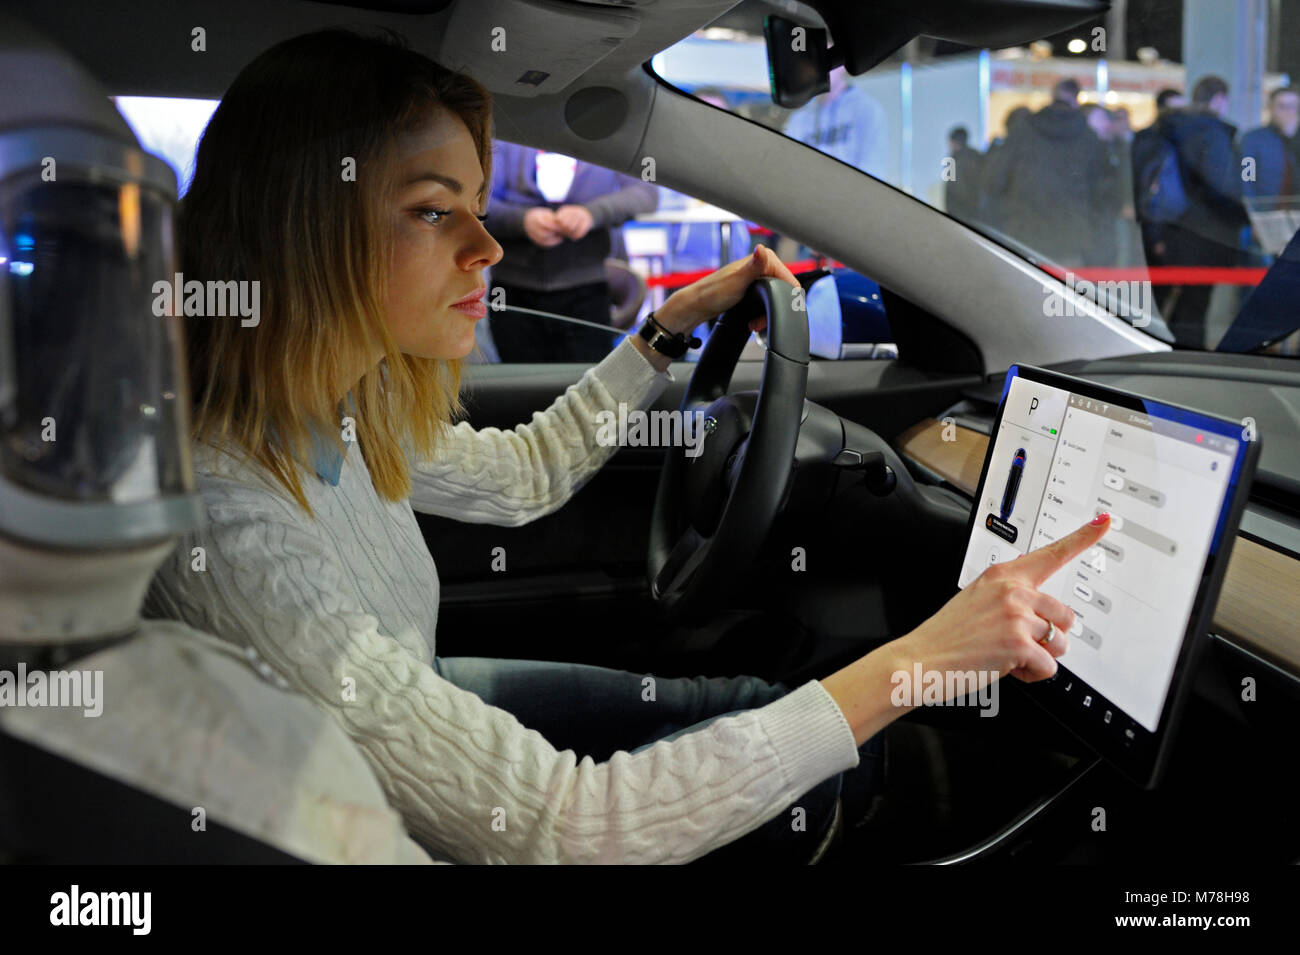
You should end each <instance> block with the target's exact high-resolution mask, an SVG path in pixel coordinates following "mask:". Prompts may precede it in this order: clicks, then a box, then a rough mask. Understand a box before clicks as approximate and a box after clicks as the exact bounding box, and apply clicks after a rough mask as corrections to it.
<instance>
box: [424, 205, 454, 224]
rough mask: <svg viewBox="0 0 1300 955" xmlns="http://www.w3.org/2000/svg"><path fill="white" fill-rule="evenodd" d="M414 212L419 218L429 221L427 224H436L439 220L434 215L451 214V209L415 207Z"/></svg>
mask: <svg viewBox="0 0 1300 955" xmlns="http://www.w3.org/2000/svg"><path fill="white" fill-rule="evenodd" d="M415 214H416V215H417V216H419V217H420V218H421V219H423V220H424V221H425V222H427V223H429V225H437V224H438V221H439V220H438V219H437V218H435V217H438V216H449V215H451V210H450V209H416V210H415Z"/></svg>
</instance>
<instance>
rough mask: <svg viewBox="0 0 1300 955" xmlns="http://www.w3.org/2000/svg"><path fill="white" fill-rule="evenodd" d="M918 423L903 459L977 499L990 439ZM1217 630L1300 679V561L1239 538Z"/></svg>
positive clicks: (901, 447) (901, 442) (903, 439)
mask: <svg viewBox="0 0 1300 955" xmlns="http://www.w3.org/2000/svg"><path fill="white" fill-rule="evenodd" d="M952 428H953V429H954V435H953V436H954V440H952V441H944V440H943V429H944V424H943V423H942V422H940V421H938V420H937V419H935V418H926V419H924V420H922V421H919V422H917V423H916V424H914V425H913V426H912V427H910V428H908V429H907V430H906V431H904V432H903V433H902V434H901V435H899V437H898V440H897V442H896V446H897V448H898V451H899V453H900V454H902V455H904V456H905V457H908V458H911V459H912V460H913V461H915V462H916V463H917V464H919V465H921V466H922V467H924V468H926V469H927V470H929V471H933V472H934V473H935V474H938V475H939V476H940V477H942V478H943V479H944V480H945V481H947V482H948V483H949V484H951V485H952V486H953V487H956V488H959V489H960V490H962V491H964V492H966V493H967V494H969V495H970V496H971V497H974V496H975V487H976V485H978V484H979V479H980V468H982V467H983V466H984V456H985V454H987V452H988V444H989V438H988V436H987V435H984V434H981V433H980V432H978V431H973V430H972V429H970V428H963V427H962V426H961V425H957V424H954V425H952ZM1211 629H1213V630H1214V632H1215V633H1218V634H1221V635H1222V636H1225V637H1229V638H1231V639H1233V640H1234V641H1236V642H1238V643H1240V644H1241V645H1243V646H1245V647H1248V648H1249V649H1251V650H1253V651H1255V652H1258V653H1260V654H1261V655H1263V656H1266V657H1268V658H1269V659H1271V660H1273V661H1274V662H1276V663H1278V664H1279V665H1281V666H1284V667H1286V668H1287V669H1289V670H1290V671H1291V672H1292V673H1294V674H1296V675H1298V676H1300V560H1295V559H1294V558H1292V557H1289V556H1288V555H1286V554H1283V553H1281V552H1279V551H1275V550H1272V549H1271V548H1268V547H1265V546H1264V545H1262V544H1257V543H1255V542H1254V541H1252V540H1248V539H1247V538H1245V537H1242V536H1241V535H1240V534H1239V535H1237V540H1236V542H1235V543H1234V544H1233V546H1232V556H1231V557H1230V558H1229V559H1228V569H1227V571H1226V573H1225V575H1224V578H1223V588H1222V590H1221V591H1220V593H1219V603H1218V605H1217V606H1216V607H1215V611H1214V620H1213V623H1212V625H1211Z"/></svg>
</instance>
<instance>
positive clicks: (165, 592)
mask: <svg viewBox="0 0 1300 955" xmlns="http://www.w3.org/2000/svg"><path fill="white" fill-rule="evenodd" d="M671 380H672V377H671V374H660V373H658V372H656V371H655V369H654V368H653V367H652V366H651V365H650V363H649V362H648V361H646V359H645V358H644V357H643V356H642V355H641V354H640V353H639V352H638V351H637V350H636V349H635V348H634V347H633V345H632V342H631V340H630V339H624V341H623V342H622V343H620V344H619V345H618V347H616V348H615V349H614V350H613V351H612V352H611V353H610V354H609V356H607V357H606V358H605V359H604V360H603V361H602V362H601V363H600V364H599V365H597V366H595V367H594V368H591V369H589V370H588V371H587V372H586V373H585V374H584V375H583V377H582V379H581V380H580V381H579V382H577V383H576V384H574V385H571V386H570V387H569V388H568V389H567V390H566V391H565V392H564V394H563V395H561V396H560V397H559V398H557V399H556V400H555V402H554V403H553V404H552V405H551V406H550V407H549V408H548V409H547V410H546V411H544V412H536V413H534V414H533V418H532V421H531V422H530V423H528V424H523V425H520V426H518V427H517V428H514V429H513V430H511V431H501V430H499V429H496V428H485V429H483V430H481V431H476V430H474V429H473V428H472V427H471V426H470V425H469V424H468V423H467V422H461V423H460V424H458V425H456V426H455V428H453V429H451V432H450V436H449V438H448V439H447V440H446V442H445V443H444V444H443V445H442V446H441V450H440V451H439V453H438V454H437V456H436V458H435V459H434V460H431V461H425V462H420V463H418V464H416V466H415V467H414V469H413V472H412V481H413V484H414V487H413V490H412V493H411V496H410V499H409V500H404V501H397V502H387V501H384V500H381V499H380V498H379V497H378V495H377V494H376V492H375V489H374V486H373V485H372V483H371V480H370V475H369V472H368V471H367V469H366V466H365V461H364V459H363V457H362V455H361V454H360V452H359V451H358V450H357V449H352V450H351V451H350V452H349V453H348V454H347V455H346V456H345V457H344V460H343V466H342V470H341V473H340V475H339V481H338V485H337V486H334V485H332V484H330V483H328V482H327V481H325V480H321V479H318V478H317V477H315V476H308V477H307V478H306V479H305V480H304V490H305V492H306V495H307V498H308V500H309V501H310V503H311V506H312V509H313V511H314V512H315V514H316V520H315V521H313V520H312V519H311V518H309V517H308V516H307V515H306V513H304V512H303V511H302V510H301V508H299V507H298V505H297V504H296V503H295V502H294V501H293V499H292V498H291V497H290V496H289V495H288V493H287V492H286V491H284V490H283V489H282V488H281V487H280V486H279V485H277V484H275V483H274V482H273V481H272V479H271V478H270V477H269V475H267V474H265V473H260V472H258V473H255V472H254V471H252V470H250V469H248V468H245V467H242V466H240V465H238V464H237V462H235V461H234V459H233V458H231V457H230V456H228V455H225V454H222V453H220V452H218V451H215V450H213V449H211V448H206V447H202V446H200V447H198V448H196V455H195V465H196V470H197V472H198V480H199V487H200V489H201V491H202V493H203V498H204V504H205V508H206V511H207V517H208V524H207V526H206V527H204V528H203V529H202V530H201V531H199V532H197V533H194V534H191V535H188V536H187V537H186V538H185V539H184V540H183V541H182V543H181V544H180V546H178V547H177V550H176V552H175V554H174V555H173V556H172V558H171V559H170V560H169V561H168V562H167V563H166V564H164V566H163V568H162V570H161V571H160V572H159V574H158V576H157V577H156V578H155V579H154V582H153V585H152V586H151V588H150V592H149V597H148V599H147V601H146V605H145V606H146V615H147V616H150V617H171V618H177V619H182V620H184V621H186V622H187V623H189V624H190V625H191V626H194V627H196V628H198V629H200V630H205V631H208V632H210V633H214V634H216V635H218V636H220V637H223V638H224V639H227V640H230V641H232V642H234V643H236V644H239V645H241V646H244V647H253V648H254V649H255V650H256V651H257V653H258V654H260V655H261V656H262V657H263V658H264V659H265V660H266V661H267V662H268V663H270V665H271V666H273V667H274V668H275V669H276V670H278V671H279V672H280V673H281V674H282V675H283V676H284V677H285V678H286V679H287V680H288V681H289V683H291V684H292V685H293V686H294V687H295V688H297V689H298V690H300V691H302V692H303V693H305V694H306V695H308V696H309V697H311V698H312V699H314V700H315V701H316V702H317V703H318V704H319V705H321V706H322V707H324V708H325V709H327V710H328V711H329V712H330V713H331V714H332V715H333V716H334V717H335V718H336V719H337V720H338V721H339V722H340V723H341V724H342V726H343V727H344V729H345V730H346V731H347V733H348V734H349V735H350V736H351V737H352V738H353V739H354V740H355V741H356V743H357V745H358V746H359V747H360V749H361V751H362V752H363V754H364V755H365V756H366V758H367V759H368V761H369V762H370V763H371V765H372V766H373V767H374V770H375V773H376V775H377V776H378V778H379V780H380V782H381V783H382V784H383V786H384V789H385V791H386V792H387V794H388V797H389V799H390V800H391V801H392V804H393V806H394V807H395V808H396V809H397V810H398V811H399V812H400V813H401V814H402V817H403V819H404V820H405V822H406V825H407V826H408V828H409V829H410V830H411V831H412V833H414V834H415V835H416V836H417V837H418V838H420V839H421V840H422V841H423V842H425V843H426V844H427V845H430V846H433V847H437V848H439V849H441V850H442V852H443V853H444V854H445V856H446V857H447V858H450V859H453V860H455V861H457V862H484V863H487V862H490V863H501V862H516V863H519V862H523V863H538V862H601V863H622V862H627V863H650V862H687V861H689V860H691V859H695V858H697V857H699V856H702V855H705V854H706V853H708V852H710V851H712V850H713V849H715V848H717V847H719V846H721V845H724V844H726V843H728V842H731V841H733V840H734V839H736V838H738V837H740V836H741V835H744V834H745V833H747V832H749V831H751V830H753V829H755V828H757V827H758V826H760V825H761V824H762V823H764V822H766V821H767V820H769V819H771V818H772V817H773V816H775V815H776V814H777V813H778V812H780V811H781V810H782V809H784V808H785V807H786V806H788V805H790V804H791V803H793V802H795V801H796V800H797V799H798V797H799V796H800V795H802V794H803V793H804V792H806V791H808V790H809V789H811V788H812V787H814V786H816V785H817V784H818V783H820V782H821V781H823V780H824V779H826V778H828V777H830V776H831V775H833V774H835V773H838V772H841V771H843V770H846V769H850V768H852V767H854V766H856V765H857V764H858V751H857V746H856V743H855V742H854V739H853V733H852V731H851V730H850V728H849V725H848V723H847V721H846V720H845V718H844V715H843V713H842V712H841V711H840V709H839V707H838V706H837V705H836V703H835V701H834V700H833V699H832V698H831V696H830V695H829V694H828V693H827V692H826V690H825V688H823V687H822V685H821V684H820V683H819V682H817V681H815V680H813V681H810V682H808V683H807V684H805V685H803V686H801V687H799V688H797V689H795V690H794V691H792V692H791V693H790V694H788V695H787V696H785V697H783V698H781V699H779V700H777V701H775V702H773V703H770V704H768V705H766V706H764V707H761V708H759V709H754V710H748V711H746V712H744V713H742V714H739V715H737V716H731V717H727V718H725V719H720V720H716V721H715V722H713V723H711V724H710V725H709V726H707V727H705V728H704V729H702V730H699V731H697V732H694V733H688V734H686V735H684V736H681V737H679V738H678V739H676V740H673V741H671V742H661V743H657V744H655V745H653V746H651V747H649V748H647V749H645V750H642V751H641V752H639V753H637V754H636V755H631V754H629V753H626V752H620V753H616V754H614V755H613V756H612V757H611V758H610V759H609V760H608V761H606V762H602V763H597V762H594V761H593V760H592V759H591V758H590V757H584V758H583V759H582V760H580V761H579V760H578V759H577V757H576V754H575V753H574V752H573V751H571V750H565V751H562V752H561V751H557V750H556V749H555V748H554V747H553V746H552V745H551V744H550V743H548V742H547V741H546V739H545V738H544V737H543V736H542V735H541V734H540V733H538V732H536V731H535V730H530V729H528V728H527V727H525V726H523V725H522V724H520V722H519V721H518V720H517V719H515V718H514V716H512V715H511V714H510V713H508V712H506V711H504V710H501V709H497V708H494V707H491V706H489V705H487V704H486V703H484V702H483V701H482V700H481V699H479V698H478V697H477V696H475V695H474V694H472V693H468V692H466V691H464V690H461V689H459V688H458V687H456V686H455V685H453V684H451V683H449V682H448V681H446V680H443V679H442V678H441V677H439V676H438V674H437V673H436V672H435V671H434V669H433V668H432V666H431V663H432V660H433V654H434V631H435V627H436V624H437V618H438V575H437V571H436V570H435V568H434V564H433V560H432V558H431V557H430V554H429V551H428V548H427V547H426V546H425V543H424V539H423V537H422V536H421V533H420V529H419V526H418V524H417V523H416V520H415V514H414V513H413V509H414V510H419V511H422V512H427V513H431V514H441V515H445V516H448V517H453V518H457V519H459V520H462V521H469V522H475V523H486V524H497V525H518V524H523V523H526V522H528V521H531V520H534V519H536V518H539V517H542V516H543V515H545V514H549V513H551V512H552V511H554V510H556V509H557V508H559V507H560V506H561V505H562V504H564V502H565V501H567V500H568V499H569V497H570V496H571V495H572V494H573V493H574V492H575V491H576V490H578V489H579V488H580V487H581V486H582V485H583V484H584V483H585V482H586V481H587V480H588V479H589V478H590V477H591V476H592V475H593V474H594V473H595V472H596V471H597V470H598V469H599V468H600V467H601V465H603V464H604V463H605V461H606V460H608V458H609V457H610V456H611V455H612V454H613V453H614V451H615V450H616V449H615V448H612V447H605V446H602V445H600V444H598V443H597V441H596V432H597V428H598V425H599V422H598V420H597V414H598V413H599V412H600V411H602V410H610V411H614V412H615V413H616V414H617V409H618V404H619V402H620V401H622V402H626V403H627V406H628V408H647V407H649V406H650V405H651V404H652V403H653V402H654V400H655V399H656V398H657V397H658V396H659V395H660V394H661V393H662V391H663V389H664V387H665V386H666V385H667V384H668V382H669V381H671ZM194 547H202V548H204V557H205V559H206V568H205V569H202V570H196V569H194V566H195V564H196V563H197V562H196V560H195V557H194V556H193V551H192V548H194ZM502 811H504V814H503V813H502ZM502 823H504V825H502Z"/></svg>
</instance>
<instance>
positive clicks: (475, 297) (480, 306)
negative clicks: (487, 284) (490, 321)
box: [452, 288, 487, 318]
mask: <svg viewBox="0 0 1300 955" xmlns="http://www.w3.org/2000/svg"><path fill="white" fill-rule="evenodd" d="M486 294H487V289H486V288H480V289H475V290H474V291H473V292H470V293H469V294H468V295H466V296H465V297H464V298H462V299H461V300H460V301H459V302H456V303H455V304H454V305H452V308H454V309H456V310H457V311H459V312H464V313H465V314H466V315H469V316H470V317H471V318H482V317H483V316H484V315H486V314H487V305H486V304H485V303H484V302H483V296H484V295H486Z"/></svg>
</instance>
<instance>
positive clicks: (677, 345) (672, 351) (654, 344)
mask: <svg viewBox="0 0 1300 955" xmlns="http://www.w3.org/2000/svg"><path fill="white" fill-rule="evenodd" d="M637 334H638V335H640V336H641V337H642V338H644V339H645V340H646V344H648V345H649V346H650V347H651V348H653V349H654V350H655V351H657V352H658V353H659V354H661V355H667V356H668V357H669V358H681V357H682V356H683V355H685V354H686V353H687V352H688V351H690V350H691V349H692V348H699V347H700V344H701V342H700V340H699V339H698V338H687V337H686V336H685V335H683V334H682V333H681V332H677V333H675V334H674V333H673V332H670V331H668V329H666V328H664V327H663V326H662V325H660V324H659V323H658V322H657V321H655V313H654V312H651V313H650V314H649V315H647V316H646V317H645V321H644V322H642V323H641V328H640V330H639V331H638V332H637Z"/></svg>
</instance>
